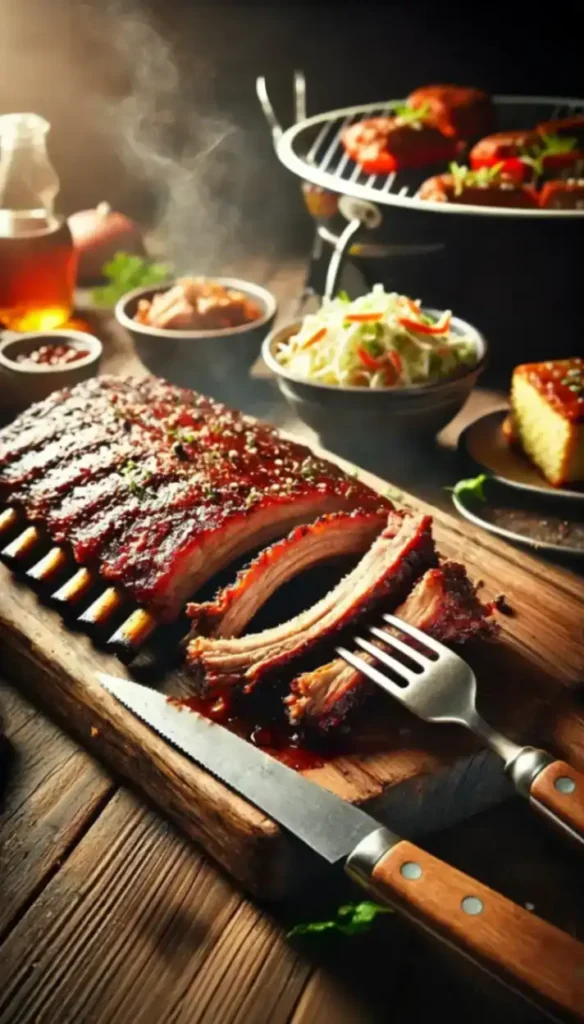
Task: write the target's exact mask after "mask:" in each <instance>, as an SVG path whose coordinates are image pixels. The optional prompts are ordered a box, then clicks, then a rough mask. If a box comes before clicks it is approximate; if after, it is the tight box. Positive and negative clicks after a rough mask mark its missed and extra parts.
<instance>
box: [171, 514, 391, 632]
mask: <svg viewBox="0 0 584 1024" xmlns="http://www.w3.org/2000/svg"><path fill="white" fill-rule="evenodd" d="M386 522H387V516H386V515H385V514H384V513H383V512H361V511H356V512H336V513H333V514H331V515H327V516H322V517H321V518H320V519H317V520H316V522H314V523H309V524H307V525H304V526H298V527H296V529H295V530H293V531H292V533H290V534H289V535H288V536H287V537H284V538H283V539H282V540H279V541H277V542H276V543H275V544H272V545H271V547H269V548H266V549H265V550H264V551H262V552H261V554H260V555H258V557H257V558H255V559H254V560H253V562H251V563H250V564H249V565H247V566H245V568H244V569H242V570H241V572H240V573H239V574H238V575H237V578H236V579H235V581H234V582H233V583H231V584H230V585H229V586H227V587H223V589H222V590H220V591H219V593H218V594H216V596H215V598H214V599H213V600H212V601H206V602H204V603H203V604H197V603H193V604H189V605H188V606H187V614H188V615H189V617H190V618H191V619H192V620H193V624H192V628H191V637H195V636H223V637H233V636H240V635H241V633H243V631H244V629H245V628H246V626H247V625H248V623H249V622H250V621H251V620H252V619H253V617H254V615H255V614H256V612H257V611H259V609H260V608H261V607H262V605H264V604H265V603H266V601H267V600H268V598H269V597H271V595H272V594H273V593H275V591H276V590H278V588H279V587H281V586H282V585H283V584H284V583H286V582H287V581H288V580H291V579H292V578H293V577H294V576H298V574H299V573H301V572H303V571H304V570H305V569H308V568H309V567H311V566H315V565H318V564H319V563H321V562H325V561H330V559H332V558H336V557H338V556H340V555H357V554H362V553H363V552H364V551H367V549H368V548H369V547H370V546H371V544H372V543H373V541H374V539H375V537H376V536H377V535H378V534H379V533H381V531H382V529H383V527H384V525H385V523H386Z"/></svg>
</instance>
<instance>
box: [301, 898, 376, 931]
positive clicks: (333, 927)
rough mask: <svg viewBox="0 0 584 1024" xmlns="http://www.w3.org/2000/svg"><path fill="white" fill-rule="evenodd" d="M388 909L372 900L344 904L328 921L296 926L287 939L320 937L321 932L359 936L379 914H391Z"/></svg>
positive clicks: (310, 922)
mask: <svg viewBox="0 0 584 1024" xmlns="http://www.w3.org/2000/svg"><path fill="white" fill-rule="evenodd" d="M392 913H393V911H392V910H391V908H390V907H382V906H381V904H380V903H374V902H373V901H372V900H363V902H362V903H345V904H344V905H343V906H342V907H339V909H338V910H337V913H336V917H334V918H333V919H332V920H330V921H309V922H308V923H306V924H297V925H296V926H295V927H294V928H292V929H291V931H289V932H288V936H287V937H288V938H289V939H292V938H297V937H298V936H302V935H321V934H322V933H323V932H337V933H340V934H341V935H360V934H361V933H362V932H366V931H368V930H369V929H370V928H371V926H372V925H373V923H374V921H375V920H376V918H377V917H379V916H380V915H381V914H392Z"/></svg>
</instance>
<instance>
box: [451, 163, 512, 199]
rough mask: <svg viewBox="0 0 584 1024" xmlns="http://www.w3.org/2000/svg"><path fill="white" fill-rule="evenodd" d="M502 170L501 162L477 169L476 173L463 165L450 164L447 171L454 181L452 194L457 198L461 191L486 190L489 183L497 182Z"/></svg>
mask: <svg viewBox="0 0 584 1024" xmlns="http://www.w3.org/2000/svg"><path fill="white" fill-rule="evenodd" d="M502 168H503V162H501V163H498V164H494V165H493V166H492V167H479V168H478V170H476V171H471V170H470V168H469V167H466V166H465V165H464V164H457V163H450V164H449V165H448V170H449V171H450V173H451V175H452V177H453V179H454V194H455V195H457V196H459V195H460V194H461V192H462V190H463V189H465V188H473V187H475V186H476V187H477V188H481V187H482V188H488V186H489V185H490V184H491V182H496V181H497V179H498V177H499V175H500V173H501V170H502Z"/></svg>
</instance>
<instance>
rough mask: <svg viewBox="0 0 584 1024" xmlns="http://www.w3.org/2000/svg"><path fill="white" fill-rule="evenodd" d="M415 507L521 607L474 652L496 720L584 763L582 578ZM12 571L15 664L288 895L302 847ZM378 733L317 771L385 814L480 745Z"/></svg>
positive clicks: (176, 681)
mask: <svg viewBox="0 0 584 1024" xmlns="http://www.w3.org/2000/svg"><path fill="white" fill-rule="evenodd" d="M324 454H328V453H324ZM330 457H331V458H334V457H333V456H330ZM337 461H338V460H337ZM360 476H361V478H362V479H363V480H365V481H366V482H367V483H369V484H370V485H371V486H374V487H376V488H377V489H378V490H380V491H382V490H383V489H384V487H385V486H386V485H385V482H384V481H382V480H380V479H379V478H377V477H374V476H372V475H371V474H369V473H361V474H360ZM404 500H405V503H406V504H407V505H408V506H409V507H412V508H422V509H423V510H425V511H430V512H432V514H433V515H434V517H435V526H436V529H435V533H436V538H437V543H438V547H439V549H440V551H441V552H442V553H443V554H444V555H445V556H447V557H452V558H456V559H459V560H460V561H463V562H464V563H465V565H466V566H467V568H468V571H469V574H470V575H471V577H472V578H475V579H476V578H479V577H480V578H481V579H482V580H483V581H484V593H485V595H486V597H487V598H490V597H493V596H494V595H495V594H496V593H497V592H500V591H501V590H503V591H504V592H505V594H506V597H507V601H508V602H509V605H510V606H511V608H512V610H513V614H512V616H510V617H501V632H500V636H499V637H498V639H497V640H496V642H493V643H490V644H481V645H476V647H475V648H474V649H473V648H469V660H470V662H471V664H472V665H473V667H474V668H475V671H476V672H477V675H478V678H479V693H480V707H481V709H482V710H483V712H484V714H485V715H486V716H487V717H488V718H489V719H490V720H491V721H492V723H493V724H494V725H495V726H498V727H500V728H501V729H502V730H504V731H507V732H508V733H509V734H510V735H512V736H513V737H515V738H517V739H519V740H524V741H526V742H527V741H530V742H537V743H543V744H547V745H550V746H552V747H553V749H555V750H557V752H558V753H560V754H561V755H562V756H563V757H565V758H567V759H568V760H570V759H574V762H575V763H576V766H578V759H579V758H580V757H581V753H582V749H581V740H580V739H579V730H578V729H574V728H573V727H572V725H571V723H572V722H573V719H574V716H576V718H577V719H578V720H579V716H578V711H577V708H576V707H572V706H571V703H570V701H569V699H568V698H567V697H566V694H565V693H564V692H563V691H564V690H570V688H572V687H575V686H576V685H577V684H578V682H579V681H580V680H581V679H582V678H583V677H584V656H583V645H582V642H581V641H582V633H583V622H582V604H581V594H582V582H581V580H580V579H579V578H578V577H576V576H574V575H572V574H570V573H568V572H566V571H565V570H561V569H546V570H543V569H542V566H541V565H540V564H538V562H537V561H536V560H534V559H532V558H528V557H526V556H524V555H522V554H518V553H516V552H513V553H511V554H510V552H509V549H508V547H507V545H505V544H504V543H503V542H501V541H499V540H498V539H497V538H493V537H491V536H490V535H488V534H484V533H483V532H481V531H478V530H476V529H474V528H472V527H469V526H467V524H466V523H464V524H463V523H461V522H458V521H456V520H454V519H453V518H452V517H451V516H449V515H447V514H445V513H443V512H441V511H440V510H435V509H431V508H428V506H426V505H424V504H423V503H420V502H418V501H417V499H416V498H414V497H413V496H411V495H405V496H404ZM1 572H2V576H1V588H0V595H1V596H0V638H1V639H2V641H3V655H2V657H3V662H4V664H5V666H6V668H7V669H8V670H9V671H10V672H11V673H13V674H14V675H15V676H17V677H18V679H19V681H20V682H21V684H22V685H23V686H24V687H26V689H27V690H28V691H29V692H31V693H32V694H33V695H34V697H35V699H38V700H41V701H42V702H43V703H45V704H46V705H47V706H48V708H49V709H50V711H51V713H52V714H54V715H55V717H56V718H57V719H58V720H60V721H61V722H63V723H64V724H66V727H67V728H70V729H71V730H72V731H73V732H74V733H75V734H76V735H77V736H78V737H79V738H80V739H81V740H82V741H84V742H85V743H86V744H87V745H88V746H89V747H90V749H92V750H93V751H95V753H97V754H98V756H100V757H102V758H103V759H104V760H105V762H106V763H108V764H110V765H111V766H112V767H114V768H115V769H116V770H117V771H118V772H121V773H122V774H123V775H124V777H126V778H129V779H131V780H132V781H133V782H134V784H136V785H137V786H138V787H139V788H140V789H141V790H142V791H143V792H145V793H146V795H147V796H148V797H149V798H151V799H153V800H154V801H155V802H156V803H158V804H159V805H160V806H161V807H163V808H165V810H166V812H167V813H168V814H169V815H170V816H171V817H172V818H173V819H174V820H175V821H176V822H178V823H179V825H180V827H181V828H183V829H184V830H185V831H186V832H187V834H188V835H190V836H191V837H192V838H196V839H197V840H199V841H201V842H202V843H203V845H204V846H205V848H206V849H208V850H209V852H210V853H211V854H212V855H213V856H214V857H216V858H217V859H218V860H219V861H220V863H222V864H223V865H224V866H225V867H226V868H227V869H228V870H230V871H232V872H233V873H234V875H235V876H236V877H237V878H238V879H239V880H240V881H241V882H242V883H243V884H244V885H245V886H246V887H247V888H248V889H249V890H250V891H251V892H254V893H256V894H259V895H261V896H264V897H270V898H273V897H277V896H279V895H281V894H282V892H283V891H285V890H286V888H287V887H288V886H289V885H290V884H291V879H292V877H293V876H295V875H297V872H295V871H294V870H293V864H294V862H295V860H296V859H297V857H298V851H297V849H294V846H293V844H291V843H290V841H289V840H288V839H287V838H284V836H283V834H282V833H281V831H280V830H279V829H278V828H277V827H276V826H275V825H274V824H273V823H272V822H270V821H269V820H268V819H266V818H265V816H264V815H262V814H261V813H260V812H258V811H256V810H255V809H253V808H252V807H250V806H249V805H247V804H245V802H244V801H242V800H241V799H240V798H239V797H237V796H236V795H234V794H232V793H231V792H230V791H229V790H227V789H226V788H225V787H224V786H222V785H221V784H220V783H219V782H217V781H216V780H215V779H213V778H211V777H210V776H208V775H207V774H206V773H205V772H203V771H201V770H200V769H199V768H198V767H197V766H196V765H194V764H192V763H191V762H190V761H188V759H186V758H185V757H183V756H182V755H181V754H179V753H178V752H175V751H173V750H171V749H170V748H169V747H168V746H167V744H165V743H164V741H162V740H161V739H160V738H159V737H157V736H156V735H155V734H154V733H152V732H151V730H149V729H148V728H147V727H146V726H144V725H143V724H142V723H141V722H139V721H137V720H136V719H135V718H134V717H133V716H132V715H131V714H130V713H129V712H127V711H126V710H125V709H124V708H123V707H121V706H120V705H119V704H117V702H116V701H115V700H114V699H113V698H112V697H111V696H110V695H109V694H108V693H106V692H104V691H103V689H102V688H101V687H100V686H99V684H98V683H97V682H96V680H95V671H96V670H97V669H100V668H101V669H103V670H106V671H113V672H117V673H118V674H123V673H121V670H120V666H119V664H118V663H117V661H116V660H115V659H113V658H112V657H111V656H108V655H106V654H104V653H102V652H100V651H98V650H97V649H96V648H95V646H94V645H92V643H91V642H90V641H89V640H88V638H87V637H84V636H82V635H79V634H73V633H72V632H71V630H70V628H69V627H68V626H67V625H65V624H64V623H63V622H62V621H61V620H60V619H59V617H58V616H57V614H56V613H55V612H52V611H50V610H48V609H46V608H42V606H41V605H40V603H39V600H38V598H37V597H36V596H35V595H34V594H33V593H32V592H31V591H30V589H29V588H28V587H27V585H26V584H25V583H23V582H20V581H15V580H14V579H12V578H11V574H10V573H9V572H8V571H7V570H6V569H5V568H4V567H3V568H2V570H1ZM129 674H131V673H129ZM163 686H164V689H165V690H166V692H169V693H173V694H175V695H176V694H180V693H183V692H184V689H185V688H186V687H188V677H186V676H185V675H184V674H182V673H181V672H180V671H175V672H173V673H170V674H168V675H167V676H166V677H165V678H164V680H163ZM364 725H365V728H364V731H363V733H362V734H360V735H358V736H357V738H356V740H355V741H352V743H354V747H355V748H356V749H355V752H354V753H349V754H347V755H345V756H343V755H341V756H339V757H335V758H334V759H333V760H332V761H331V762H329V763H327V764H325V765H324V766H323V767H322V768H317V769H313V770H311V771H309V772H308V773H307V774H308V775H309V777H310V778H311V779H313V780H314V781H316V782H318V783H319V784H322V785H324V786H326V787H327V788H329V789H331V790H333V791H334V792H336V793H338V794H339V795H341V796H343V797H345V798H346V799H350V800H352V801H354V802H359V803H365V804H367V803H368V801H372V800H376V801H377V813H379V807H380V806H381V804H382V800H381V798H382V797H383V795H384V794H385V793H386V792H387V790H388V789H391V788H392V787H397V786H399V785H401V784H403V783H404V782H407V781H408V780H412V779H419V780H420V782H421V784H422V785H423V784H424V781H425V780H426V779H427V778H428V776H429V775H431V774H433V773H436V772H439V771H442V770H446V769H448V767H449V766H450V765H452V763H453V762H455V761H456V759H457V758H458V757H460V756H461V755H464V754H465V753H468V752H469V751H472V750H473V749H474V747H473V742H472V740H469V738H468V737H467V736H465V735H463V734H462V733H461V731H460V730H456V729H450V728H446V727H442V728H440V729H437V728H435V727H432V726H427V725H424V724H422V723H419V722H417V720H415V719H413V718H412V717H411V716H410V715H409V714H408V713H407V712H405V711H403V710H402V709H397V708H396V707H395V706H394V705H393V704H391V702H389V701H385V702H384V704H383V708H382V713H381V715H379V716H378V715H377V714H376V715H375V718H374V724H373V725H372V723H371V721H370V722H368V723H367V722H366V721H365V722H364ZM479 795H480V794H479ZM472 809H473V808H472V807H471V808H470V809H469V811H471V812H472Z"/></svg>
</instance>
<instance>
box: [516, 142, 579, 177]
mask: <svg viewBox="0 0 584 1024" xmlns="http://www.w3.org/2000/svg"><path fill="white" fill-rule="evenodd" d="M577 146H578V139H575V138H572V137H571V136H564V135H544V134H543V132H542V136H541V144H540V145H538V146H536V147H534V148H533V149H529V148H526V149H525V151H524V153H523V155H522V156H520V158H519V159H520V160H521V162H522V163H524V164H527V166H528V167H531V168H533V173H534V174H535V176H536V178H540V177H541V175H542V174H543V172H544V165H545V160H546V157H549V156H560V155H561V154H562V153H571V152H572V151H573V150H574V149H576V148H577Z"/></svg>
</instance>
